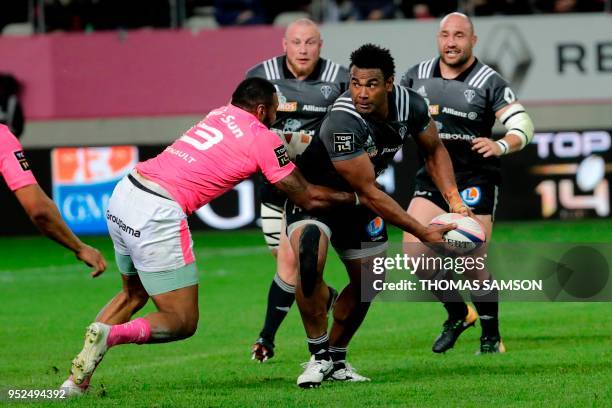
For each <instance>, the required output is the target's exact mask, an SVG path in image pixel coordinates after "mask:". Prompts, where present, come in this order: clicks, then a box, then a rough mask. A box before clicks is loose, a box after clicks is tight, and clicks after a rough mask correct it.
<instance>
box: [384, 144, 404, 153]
mask: <svg viewBox="0 0 612 408" xmlns="http://www.w3.org/2000/svg"><path fill="white" fill-rule="evenodd" d="M401 148H402V147H401V146H396V147H385V148H383V150H382V154H385V153H396V152H397V151H398V150H399V149H401Z"/></svg>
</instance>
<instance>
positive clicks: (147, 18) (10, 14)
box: [0, 0, 610, 32]
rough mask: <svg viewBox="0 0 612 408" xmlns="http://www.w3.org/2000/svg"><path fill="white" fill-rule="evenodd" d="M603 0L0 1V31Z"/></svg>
mask: <svg viewBox="0 0 612 408" xmlns="http://www.w3.org/2000/svg"><path fill="white" fill-rule="evenodd" d="M607 2H610V0H284V1H272V0H129V1H124V0H29V1H24V0H2V2H1V3H0V31H2V28H3V27H4V26H6V25H7V24H11V23H15V22H27V21H34V22H35V24H36V25H37V26H38V27H36V31H39V32H41V31H43V32H50V31H57V30H61V31H92V30H109V29H120V28H123V29H132V28H140V27H159V28H161V27H177V26H182V25H184V23H185V21H187V20H188V19H189V18H191V17H194V16H195V17H198V16H201V17H203V18H210V19H211V21H212V22H213V23H214V24H215V25H217V26H232V25H253V24H273V23H274V22H275V21H277V20H276V19H277V17H278V16H279V15H281V14H283V13H287V12H294V13H295V12H298V13H300V12H301V13H303V14H304V15H308V16H310V17H311V18H312V19H314V20H316V21H318V22H338V21H351V20H383V19H396V18H415V19H431V18H438V17H440V16H442V15H444V14H447V13H449V12H452V11H462V12H465V13H466V14H469V15H473V16H490V15H500V14H502V15H503V14H505V15H516V14H534V13H572V12H597V11H604V10H605V9H606V3H607ZM608 7H609V6H608ZM608 11H609V10H608ZM41 25H43V27H40V26H41Z"/></svg>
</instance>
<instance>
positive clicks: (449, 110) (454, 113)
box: [442, 106, 478, 120]
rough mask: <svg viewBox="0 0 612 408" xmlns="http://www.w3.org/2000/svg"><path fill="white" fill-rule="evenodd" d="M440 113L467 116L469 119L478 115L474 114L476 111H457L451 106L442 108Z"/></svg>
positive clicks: (473, 118)
mask: <svg viewBox="0 0 612 408" xmlns="http://www.w3.org/2000/svg"><path fill="white" fill-rule="evenodd" d="M442 113H446V114H447V115H453V116H458V117H460V118H468V119H470V120H475V119H476V118H477V117H478V114H476V112H470V113H466V112H461V111H458V110H456V109H453V108H448V107H446V106H445V107H443V108H442Z"/></svg>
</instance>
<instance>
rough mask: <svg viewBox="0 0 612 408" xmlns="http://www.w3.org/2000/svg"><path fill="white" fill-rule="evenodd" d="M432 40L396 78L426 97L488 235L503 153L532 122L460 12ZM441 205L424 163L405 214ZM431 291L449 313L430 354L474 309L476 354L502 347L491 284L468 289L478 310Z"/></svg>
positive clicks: (520, 140)
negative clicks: (483, 289)
mask: <svg viewBox="0 0 612 408" xmlns="http://www.w3.org/2000/svg"><path fill="white" fill-rule="evenodd" d="M437 41H438V53H439V56H437V57H435V58H432V59H430V60H427V61H423V62H421V63H419V64H417V65H415V66H413V67H412V68H410V69H409V70H408V71H407V72H406V74H405V75H404V77H403V78H402V81H401V84H402V85H404V86H408V87H411V88H413V89H414V90H416V91H417V92H418V93H419V94H421V95H422V96H423V97H424V98H425V99H426V100H427V102H428V104H429V111H430V113H431V116H432V118H433V119H434V120H435V122H436V125H437V127H438V130H439V135H440V139H442V141H443V142H444V145H445V146H446V149H447V150H448V152H449V154H450V157H451V160H452V163H453V168H454V170H455V177H456V182H457V186H458V188H459V191H461V196H462V198H463V201H464V202H465V203H466V204H467V205H468V206H470V207H471V208H472V211H473V212H474V214H475V215H476V217H477V218H478V220H480V222H481V223H482V224H483V225H484V227H485V232H486V236H487V239H488V240H490V239H491V235H492V230H493V221H494V219H495V209H496V206H497V197H498V192H499V186H500V184H501V174H500V165H501V161H500V157H501V156H504V155H507V154H511V153H515V152H518V151H519V150H521V149H523V148H524V147H525V146H526V145H527V144H529V142H530V141H531V139H532V137H533V131H534V127H533V123H532V121H531V119H530V117H529V115H528V114H527V112H526V110H525V108H524V107H523V105H521V104H520V103H519V102H518V101H517V100H516V96H515V94H514V91H513V90H512V89H511V88H510V86H509V85H508V82H506V80H505V79H503V78H502V77H501V76H500V75H499V74H498V73H497V72H496V71H495V70H494V69H492V68H491V67H489V66H487V65H485V64H483V63H482V62H480V61H479V60H478V59H477V58H476V57H475V56H474V54H473V52H472V51H473V48H474V46H475V45H476V42H477V37H476V34H475V33H474V25H473V24H472V21H471V20H470V19H469V17H467V16H466V15H464V14H461V13H451V14H449V15H447V16H446V17H444V18H443V19H442V21H441V22H440V29H439V31H438V34H437ZM496 118H497V119H498V120H499V121H500V122H501V123H502V124H503V125H504V126H505V127H506V129H507V132H506V134H505V135H504V137H502V138H501V139H499V140H497V141H496V140H493V138H492V137H493V135H492V128H493V124H494V122H495V119H496ZM445 208H446V203H445V201H444V198H443V197H442V195H441V194H440V192H439V191H438V190H437V189H436V186H435V185H434V184H433V182H432V180H431V177H430V176H429V175H428V174H427V171H426V169H425V167H421V168H420V169H419V171H418V173H417V178H416V186H415V192H414V197H413V198H412V201H411V202H410V205H409V207H408V214H410V215H412V216H413V217H414V218H416V219H417V220H418V221H419V222H420V223H422V224H427V223H428V222H429V221H430V220H431V219H432V218H434V217H435V216H437V215H440V214H443V213H445V212H446V211H445ZM417 241H418V239H417V238H416V237H415V236H414V235H411V234H409V233H405V234H404V242H407V243H410V242H417ZM436 296H437V297H438V299H440V300H441V301H442V302H443V303H444V307H445V308H446V311H447V313H448V318H447V320H446V321H445V322H444V325H443V329H442V333H441V334H440V336H439V337H438V338H437V339H436V340H435V342H434V344H433V347H432V350H433V351H434V352H435V353H443V352H445V351H446V350H448V349H450V348H452V347H453V346H454V344H455V342H456V341H457V339H458V337H459V336H460V335H461V333H462V332H463V331H464V330H465V329H466V328H468V327H470V326H473V325H474V323H475V321H476V320H477V319H478V315H480V323H481V326H482V336H481V338H480V353H500V352H504V351H505V347H504V344H503V342H502V340H501V335H500V332H499V320H498V309H499V306H498V298H499V295H498V293H497V291H496V290H495V291H492V292H489V293H472V302H473V303H474V306H475V307H476V311H477V312H478V314H477V313H476V311H474V310H473V309H472V308H471V307H470V306H468V305H466V303H465V302H464V301H463V299H462V298H461V295H460V294H459V292H457V291H448V292H445V293H442V294H440V293H438V294H436Z"/></svg>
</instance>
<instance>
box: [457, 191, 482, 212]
mask: <svg viewBox="0 0 612 408" xmlns="http://www.w3.org/2000/svg"><path fill="white" fill-rule="evenodd" d="M481 197H482V194H481V193H480V187H468V188H466V189H465V190H463V191H462V192H461V198H462V199H463V202H464V203H466V204H467V205H468V206H470V207H471V206H474V205H476V204H478V202H479V201H480V198H481Z"/></svg>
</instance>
